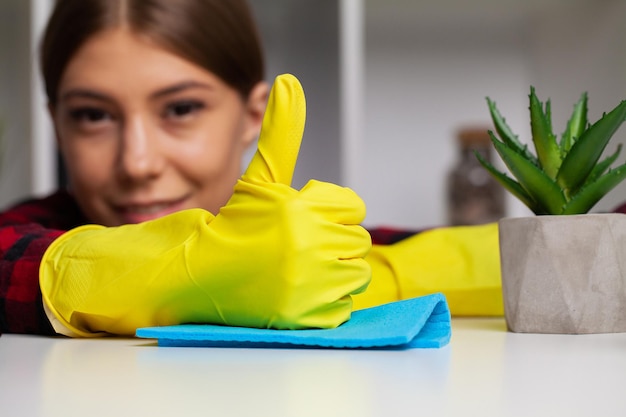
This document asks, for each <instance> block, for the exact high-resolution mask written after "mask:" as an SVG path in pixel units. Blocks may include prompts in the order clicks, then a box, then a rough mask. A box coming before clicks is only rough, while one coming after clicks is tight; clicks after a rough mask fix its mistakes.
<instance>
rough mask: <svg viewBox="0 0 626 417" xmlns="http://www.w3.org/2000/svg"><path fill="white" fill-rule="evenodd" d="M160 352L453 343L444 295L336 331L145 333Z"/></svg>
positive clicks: (194, 328)
mask: <svg viewBox="0 0 626 417" xmlns="http://www.w3.org/2000/svg"><path fill="white" fill-rule="evenodd" d="M136 334H137V337H142V338H149V339H158V345H159V346H194V347H262V348H289V347H291V348H298V347H300V348H304V347H311V348H316V347H317V348H343V349H368V348H440V347H443V346H445V345H447V344H448V343H449V341H450V336H451V329H450V310H449V309H448V304H447V302H446V299H445V296H444V295H443V294H440V293H436V294H431V295H427V296H423V297H417V298H412V299H409V300H403V301H396V302H392V303H389V304H384V305H381V306H376V307H372V308H368V309H364V310H359V311H355V312H353V313H352V318H351V319H350V320H348V321H347V322H345V323H344V324H342V325H341V326H339V327H337V328H335V329H305V330H275V329H256V328H248V327H230V326H219V325H211V324H182V325H177V326H164V327H144V328H140V329H137V333H136Z"/></svg>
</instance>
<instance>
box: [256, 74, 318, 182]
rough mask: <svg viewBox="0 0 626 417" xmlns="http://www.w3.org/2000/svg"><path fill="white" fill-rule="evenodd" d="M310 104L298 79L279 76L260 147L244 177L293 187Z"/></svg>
mask: <svg viewBox="0 0 626 417" xmlns="http://www.w3.org/2000/svg"><path fill="white" fill-rule="evenodd" d="M305 119H306V101H305V98H304V91H303V90H302V86H301V85H300V82H299V81H298V79H297V78H296V77H294V76H293V75H291V74H283V75H279V76H278V77H276V79H275V80H274V85H273V86H272V90H271V91H270V96H269V100H268V103H267V108H266V110H265V115H264V116H263V124H262V126H261V133H260V135H259V141H258V147H257V150H256V153H255V154H254V157H253V158H252V161H250V164H249V165H248V168H247V169H246V172H245V174H244V177H247V178H249V179H252V180H255V181H260V182H268V183H280V184H285V185H289V186H290V185H291V180H292V178H293V171H294V169H295V167H296V161H297V160H298V152H299V151H300V143H301V142H302V135H303V133H304V123H305Z"/></svg>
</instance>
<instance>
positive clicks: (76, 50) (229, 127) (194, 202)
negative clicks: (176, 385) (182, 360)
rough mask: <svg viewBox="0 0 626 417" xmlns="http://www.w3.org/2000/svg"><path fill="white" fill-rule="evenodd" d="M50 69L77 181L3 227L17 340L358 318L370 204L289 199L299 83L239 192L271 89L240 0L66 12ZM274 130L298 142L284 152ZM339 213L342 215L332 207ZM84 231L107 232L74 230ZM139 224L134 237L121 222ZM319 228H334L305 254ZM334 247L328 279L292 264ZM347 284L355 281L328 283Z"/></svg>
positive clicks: (333, 191)
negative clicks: (191, 324)
mask: <svg viewBox="0 0 626 417" xmlns="http://www.w3.org/2000/svg"><path fill="white" fill-rule="evenodd" d="M77 22H80V24H77ZM42 69H43V74H44V80H45V84H46V92H47V95H48V100H49V108H50V114H51V116H52V118H53V121H54V125H55V130H56V132H57V141H58V145H59V149H60V150H61V153H62V156H63V159H64V161H65V164H66V167H67V171H68V176H69V182H70V186H69V192H64V191H61V192H59V193H57V194H55V195H53V196H51V197H49V198H47V199H44V200H41V201H30V202H27V203H24V204H21V205H19V206H17V207H15V208H13V209H11V210H9V211H8V212H6V213H4V214H3V216H2V220H1V222H2V224H3V225H4V227H3V229H2V230H1V231H0V233H2V239H1V240H2V242H4V246H3V249H4V250H3V253H2V258H3V261H2V265H3V271H2V276H1V279H2V288H3V289H4V288H8V289H7V290H6V291H3V298H4V305H3V306H2V310H3V311H2V318H3V323H2V329H3V330H4V331H10V332H27V333H44V334H51V333H54V332H57V333H63V334H68V335H79V336H91V335H100V334H103V333H115V334H125V335H131V334H133V333H134V328H135V327H138V326H140V325H144V324H149V323H152V324H168V323H170V324H172V323H178V322H184V321H185V322H186V321H202V322H206V321H208V322H217V323H224V324H237V325H250V326H257V327H281V328H285V327H286V328H297V327H310V326H314V327H333V326H336V325H338V324H340V323H341V322H343V321H345V320H346V319H347V318H348V317H349V314H350V311H351V300H350V294H351V293H353V292H357V291H360V290H362V289H363V288H364V287H365V286H366V285H367V282H368V281H369V267H368V266H367V264H366V263H365V261H363V259H362V258H363V256H364V255H365V253H366V252H367V250H368V249H369V245H370V240H369V236H368V235H367V232H365V231H364V230H363V229H362V228H361V227H360V226H358V223H359V222H360V221H361V220H362V218H363V215H364V207H363V203H362V202H361V201H360V199H359V198H358V197H357V196H356V195H354V193H352V192H351V191H349V190H345V189H341V188H340V187H337V186H334V185H332V184H322V183H317V184H313V185H311V186H309V187H308V188H307V190H308V191H307V190H303V191H302V192H297V191H296V190H293V189H291V188H290V187H289V184H288V183H289V182H290V176H291V174H292V171H293V165H294V164H295V158H296V157H297V149H298V146H299V140H300V139H301V134H302V128H303V123H304V108H303V99H304V98H303V96H302V94H301V93H299V90H298V88H299V85H298V84H297V81H295V80H294V79H293V78H289V77H287V78H283V79H282V82H281V83H278V84H279V85H278V88H279V91H278V92H277V93H276V96H277V97H276V99H274V100H273V101H272V100H270V107H271V108H270V109H269V110H268V116H267V117H266V123H267V127H266V128H264V131H266V133H265V135H264V137H263V138H262V139H263V141H262V142H263V145H259V146H260V148H261V150H263V149H266V150H268V149H269V151H267V152H263V153H261V154H260V155H259V157H257V160H258V162H257V163H255V164H253V165H254V169H251V170H249V171H248V174H247V177H246V181H240V183H239V184H238V185H237V187H238V188H237V189H236V190H237V191H235V195H234V196H233V187H234V186H235V185H236V183H237V179H238V178H239V176H240V175H241V166H240V164H241V157H242V155H243V152H244V151H245V150H246V148H247V147H248V146H249V145H250V144H251V143H252V141H253V140H254V139H255V138H256V137H257V135H258V133H259V129H260V127H261V122H262V120H263V114H264V111H265V106H266V102H267V94H268V90H269V88H268V85H267V84H266V83H265V82H264V81H263V60H262V54H261V48H260V44H259V41H258V37H257V34H256V29H255V27H254V24H253V22H252V19H251V17H250V13H249V10H248V9H247V6H246V4H245V3H244V2H243V1H228V2H224V1H221V0H214V1H192V0H189V1H171V0H164V1H157V2H144V1H111V0H100V1H95V0H94V1H84V0H61V1H59V2H58V3H57V5H56V8H55V10H54V12H53V15H52V17H51V19H50V22H49V24H48V27H47V30H46V33H45V36H44V41H43V46H42ZM272 102H274V103H275V104H274V105H272ZM293 108H295V109H296V111H297V112H298V113H297V114H296V115H295V116H294V115H293V114H292V113H293V110H292V109H293ZM272 109H275V110H272ZM293 118H296V119H297V120H299V125H297V123H292V119H293ZM285 126H286V127H287V128H288V130H289V131H287V133H286V135H285V134H284V133H285V132H284V130H285ZM276 135H282V136H283V137H284V139H286V142H287V143H286V144H282V143H274V142H271V140H272V139H273V137H274V136H276ZM298 136H299V137H298ZM283 137H281V140H282V139H283ZM268 138H269V139H268ZM292 139H293V141H295V142H296V143H291V142H289V141H290V140H292ZM282 146H291V147H292V148H294V149H292V151H293V152H291V153H290V154H289V157H290V158H291V160H288V161H282V158H281V155H278V156H276V155H274V154H275V153H276V151H275V150H272V149H271V148H272V147H278V151H279V153H280V152H283V151H284V150H283V149H280V148H281V147H282ZM264 164H269V166H268V167H263V166H262V165H264ZM283 165H284V167H283ZM277 167H278V168H277ZM290 170H291V172H290ZM273 176H275V177H277V179H274V178H272V177H273ZM267 181H271V182H267ZM275 181H277V182H278V183H276V184H274V182H275ZM231 196H232V200H233V201H232V202H231V204H230V206H227V207H225V208H224V210H222V211H223V212H221V213H219V214H218V212H219V210H220V208H222V207H223V206H224V205H225V204H226V203H227V201H228V200H229V199H231ZM332 197H337V198H338V201H330V202H327V201H324V199H326V198H332ZM342 207H345V210H341V209H342ZM336 208H339V209H340V210H339V211H336V210H335V209H336ZM281 210H282V211H281ZM341 211H343V213H342V216H341V217H342V218H341V219H338V220H335V219H329V216H328V215H326V214H325V213H324V212H328V213H331V212H335V213H338V212H341ZM212 213H213V214H212ZM214 214H218V215H217V217H215V216H214ZM155 219H161V220H155ZM343 223H345V224H346V225H345V226H344V224H343ZM83 224H94V225H100V226H85V227H82V228H76V226H79V225H83ZM124 224H133V225H131V226H125V227H121V228H120V227H112V226H120V225H124ZM312 225H321V226H322V227H323V228H327V229H329V231H327V232H324V233H319V232H316V233H314V234H313V235H312V236H311V237H300V236H298V240H297V241H295V242H293V241H294V240H295V239H294V237H293V236H292V235H293V234H294V233H297V232H299V230H300V229H303V228H304V229H306V228H310V227H312ZM103 226H107V227H103ZM70 229H71V231H70V232H69V233H64V231H67V230H70ZM330 229H336V230H334V231H333V230H330ZM344 229H345V230H344ZM254 230H258V233H254V235H252V234H251V233H252V232H254ZM302 231H304V230H302ZM338 235H339V236H340V237H341V239H339V240H342V247H341V248H340V249H338V250H337V251H336V248H338V247H339V246H338V245H337V244H336V243H335V242H336V241H337V236H338ZM53 242H54V244H52V243H53ZM75 242H78V243H75ZM51 244H52V246H51ZM320 246H323V247H324V248H325V250H327V251H328V252H329V253H328V256H326V255H321V256H322V257H325V259H326V258H327V259H328V262H327V265H328V268H326V267H322V269H321V270H320V268H319V267H313V268H307V269H303V268H296V269H299V270H300V271H301V272H297V273H294V272H293V271H292V269H294V268H295V266H294V262H296V260H293V261H284V260H282V258H284V253H285V252H286V251H291V252H293V255H294V257H296V258H297V262H298V263H300V264H302V266H304V267H306V266H307V264H311V263H312V264H316V263H317V262H315V259H311V256H310V255H309V253H311V254H313V258H315V257H319V256H320V252H321V251H320V250H319V247H320ZM46 251H47V252H46ZM191 252H196V253H197V254H196V255H194V256H191V255H190V253H191ZM44 253H45V258H43V257H44ZM190 257H191V258H192V259H190ZM42 258H43V259H44V261H43V263H42ZM344 260H346V261H344ZM40 263H41V287H42V288H43V290H44V300H45V302H44V304H43V305H44V306H45V310H46V311H45V314H44V311H43V309H42V304H41V301H40V297H41V294H40V292H39V279H38V271H39V269H40V268H39V266H40ZM343 264H346V266H343ZM168 268H173V269H168ZM324 268H326V269H328V270H325V269H324ZM290 269H291V270H290ZM333 270H335V271H336V272H333ZM315 271H316V272H317V273H322V276H323V277H324V276H328V279H325V278H323V277H322V278H321V279H320V277H318V276H313V273H314V272H315ZM159 274H160V275H159ZM121 275H123V276H124V279H123V280H121V279H120V276H121ZM157 275H159V278H156V276H157ZM337 275H341V277H342V278H341V280H342V281H343V282H342V283H341V285H337V286H335V285H330V284H329V282H330V281H328V280H330V279H331V277H333V276H337ZM313 279H314V280H313ZM116 280H117V281H116ZM290 280H291V281H294V282H290ZM114 281H115V283H114ZM157 281H158V282H157ZM325 281H327V282H325ZM296 286H297V288H294V287H296ZM77 289H78V290H77ZM81 290H84V291H83V292H81ZM263 294H265V295H263ZM305 295H306V297H305ZM316 295H317V296H319V297H318V298H316ZM303 298H304V300H303ZM111 309H113V310H114V311H111ZM49 321H51V322H52V326H53V327H51V326H50V324H49V323H48V322H49Z"/></svg>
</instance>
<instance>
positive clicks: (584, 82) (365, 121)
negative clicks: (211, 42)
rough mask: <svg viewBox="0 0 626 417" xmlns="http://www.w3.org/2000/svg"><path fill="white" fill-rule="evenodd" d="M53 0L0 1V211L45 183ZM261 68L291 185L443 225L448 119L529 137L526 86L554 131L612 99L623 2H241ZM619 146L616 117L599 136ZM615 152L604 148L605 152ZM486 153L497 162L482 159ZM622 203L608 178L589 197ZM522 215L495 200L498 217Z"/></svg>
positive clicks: (619, 72)
mask: <svg viewBox="0 0 626 417" xmlns="http://www.w3.org/2000/svg"><path fill="white" fill-rule="evenodd" d="M52 1H53V0H30V1H26V0H0V121H1V122H0V123H1V124H2V129H3V133H2V135H3V145H2V146H3V147H2V166H1V175H0V208H1V207H6V206H7V205H8V204H10V203H12V202H14V201H16V200H18V199H21V198H24V197H27V196H31V195H44V194H47V193H48V192H51V191H52V190H54V189H55V187H56V186H57V183H58V182H57V181H58V172H57V171H58V168H57V160H56V151H55V148H54V140H53V132H52V129H51V126H50V122H49V120H48V115H47V113H46V110H45V99H44V97H43V94H42V89H41V85H40V80H39V74H38V70H37V66H36V64H37V62H36V53H37V48H38V42H39V36H40V34H41V30H42V28H43V25H44V24H45V21H46V18H47V16H48V13H49V11H50V8H51V4H52ZM250 4H251V6H252V7H253V10H254V13H255V15H256V16H257V20H258V24H259V28H260V31H261V35H262V38H263V42H264V45H265V49H266V53H267V78H268V81H271V80H272V79H273V78H274V77H275V76H276V75H278V74H281V73H285V72H289V73H293V74H295V75H296V76H297V77H298V78H299V79H300V81H301V82H302V84H303V86H304V89H305V92H306V96H307V108H308V115H307V126H306V130H305V137H304V142H303V145H302V149H301V152H300V159H299V162H298V166H297V169H296V175H295V180H294V186H296V187H301V186H302V185H304V184H305V183H306V181H307V180H308V179H309V178H315V179H318V180H324V181H332V182H336V183H339V184H342V185H345V186H349V187H351V188H353V189H355V190H356V191H357V192H358V193H359V194H360V195H361V197H363V199H364V200H365V202H366V204H367V207H368V214H367V218H366V220H365V225H366V226H370V227H374V226H393V227H402V228H421V227H429V226H434V225H443V224H447V223H448V222H449V217H448V214H447V213H448V207H447V197H446V195H447V194H446V193H447V191H446V190H447V188H446V187H447V185H446V184H447V183H446V181H447V178H448V176H449V173H450V170H451V169H452V168H453V166H455V164H457V162H458V155H459V145H458V141H457V136H458V134H459V131H460V130H462V129H466V128H473V127H477V126H478V127H484V126H486V127H487V128H490V127H491V121H490V118H489V113H488V108H487V104H486V100H485V97H487V96H488V97H490V98H491V99H492V100H494V101H495V102H496V103H497V105H498V108H499V109H500V111H501V113H502V114H503V115H504V116H505V117H506V119H507V122H508V123H509V125H510V126H511V127H512V129H513V130H514V131H515V132H516V133H517V134H518V135H519V136H520V139H521V140H522V141H525V142H528V141H529V140H530V126H529V118H528V94H529V89H530V86H531V85H533V86H535V87H536V89H537V93H538V95H539V98H540V99H541V100H543V101H545V100H547V99H548V98H550V99H551V101H552V111H553V124H554V130H555V133H556V134H559V135H560V133H562V131H563V130H564V129H565V123H566V121H567V118H568V117H569V115H570V113H571V111H572V110H573V105H574V103H575V102H576V101H577V100H578V99H579V97H580V95H581V93H582V92H584V91H586V92H588V94H589V119H590V121H595V120H597V119H598V118H599V117H600V116H601V115H602V113H603V112H605V111H608V110H610V109H612V108H613V107H614V106H615V105H617V104H618V103H619V101H620V100H622V99H626V42H625V40H626V2H624V1H623V0H499V1H497V2H496V1H493V0H298V1H292V0H250ZM618 142H621V143H625V142H626V128H622V129H620V130H619V131H618V132H617V134H616V136H615V139H614V142H612V144H611V145H610V146H609V147H608V148H607V152H608V151H613V150H614V149H615V146H616V145H617V143H618ZM623 160H624V156H622V157H621V158H620V160H619V161H620V163H621V162H622V161H623ZM496 164H498V162H496ZM623 201H626V184H622V185H621V186H620V187H618V188H617V189H616V190H614V191H613V192H612V193H610V194H609V195H608V196H607V197H605V198H604V199H603V200H602V201H601V202H600V203H599V204H598V205H597V206H596V207H595V208H594V209H593V211H594V212H599V211H608V210H611V209H612V208H614V207H615V206H616V205H617V204H619V203H621V202H623ZM527 214H529V212H528V211H527V210H526V209H525V207H524V206H522V205H521V203H519V202H517V201H516V200H513V198H512V197H509V196H508V195H507V196H506V204H505V215H507V216H522V215H527Z"/></svg>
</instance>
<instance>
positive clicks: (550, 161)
mask: <svg viewBox="0 0 626 417" xmlns="http://www.w3.org/2000/svg"><path fill="white" fill-rule="evenodd" d="M529 97H530V127H531V132H532V136H533V143H534V145H535V150H536V151H537V158H538V159H539V164H540V165H541V167H542V169H543V170H544V171H545V173H546V174H547V175H548V176H549V177H550V178H552V179H555V178H556V175H557V172H558V171H559V167H560V166H561V149H560V148H559V145H558V144H557V143H556V137H555V136H554V133H552V121H551V117H552V116H551V110H550V102H549V101H548V103H547V105H546V110H545V111H544V108H543V104H542V103H541V101H539V99H538V98H537V95H536V94H535V88H534V87H531V88H530V96H529Z"/></svg>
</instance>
